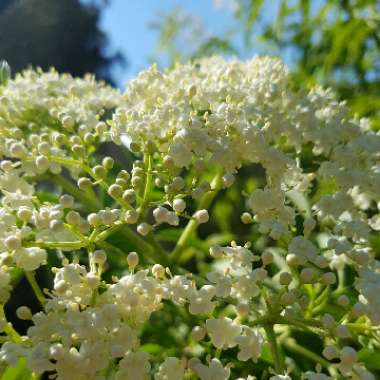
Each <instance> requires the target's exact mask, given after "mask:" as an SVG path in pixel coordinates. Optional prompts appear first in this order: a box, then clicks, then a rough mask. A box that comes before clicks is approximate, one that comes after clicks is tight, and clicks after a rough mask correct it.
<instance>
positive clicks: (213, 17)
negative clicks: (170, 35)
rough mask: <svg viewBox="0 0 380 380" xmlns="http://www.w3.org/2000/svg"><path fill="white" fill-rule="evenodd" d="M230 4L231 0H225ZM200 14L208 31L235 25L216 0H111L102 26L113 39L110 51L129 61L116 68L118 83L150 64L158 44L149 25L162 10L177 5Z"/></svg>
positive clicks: (230, 15) (103, 15)
mask: <svg viewBox="0 0 380 380" xmlns="http://www.w3.org/2000/svg"><path fill="white" fill-rule="evenodd" d="M224 2H225V3H228V0H227V1H226V0H225V1H224ZM178 6H180V7H182V8H183V9H184V10H185V11H186V12H188V13H190V14H192V15H193V16H196V17H199V18H200V20H201V22H202V23H203V24H204V25H205V26H206V27H207V30H208V31H210V32H211V33H213V34H222V33H223V31H225V30H226V29H228V28H230V27H232V25H233V17H232V14H231V12H230V11H229V10H228V9H227V7H228V5H227V4H225V5H224V6H223V7H217V6H215V2H214V0H182V1H181V0H111V1H110V5H109V6H108V7H107V8H106V9H105V11H104V12H103V14H102V19H101V25H100V26H101V28H102V29H103V30H104V31H105V32H106V34H107V36H108V38H109V41H110V47H109V49H110V51H111V52H113V51H117V50H119V51H120V52H122V53H123V54H124V55H125V57H126V58H127V60H128V65H127V66H126V67H125V68H122V67H120V66H119V67H115V69H114V77H115V79H116V81H117V83H118V85H120V86H123V85H124V84H125V82H126V81H127V80H128V79H129V78H131V77H133V76H134V75H136V73H137V72H139V71H140V70H142V69H144V68H146V67H147V66H148V65H149V57H150V56H151V55H152V52H153V51H154V49H155V47H156V44H157V38H158V36H157V33H156V32H155V31H154V30H153V29H152V28H150V27H149V24H150V23H151V22H152V21H154V20H157V17H159V15H160V14H162V12H168V11H170V10H172V9H175V8H176V7H178Z"/></svg>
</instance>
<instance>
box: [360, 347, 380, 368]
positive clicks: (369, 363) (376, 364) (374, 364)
mask: <svg viewBox="0 0 380 380" xmlns="http://www.w3.org/2000/svg"><path fill="white" fill-rule="evenodd" d="M358 361H359V362H363V363H364V364H365V366H366V367H367V368H368V369H369V370H370V371H371V370H372V371H373V370H380V351H372V350H370V349H369V348H363V349H361V350H360V351H359V352H358Z"/></svg>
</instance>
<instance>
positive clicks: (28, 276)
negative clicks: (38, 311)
mask: <svg viewBox="0 0 380 380" xmlns="http://www.w3.org/2000/svg"><path fill="white" fill-rule="evenodd" d="M25 277H26V279H27V280H28V282H29V285H30V286H31V288H32V289H33V292H34V294H35V296H36V298H37V299H38V302H39V303H40V304H41V306H42V307H44V306H45V303H46V298H45V295H44V294H43V293H42V290H41V288H40V286H39V285H38V283H37V281H36V277H35V274H34V272H33V271H25Z"/></svg>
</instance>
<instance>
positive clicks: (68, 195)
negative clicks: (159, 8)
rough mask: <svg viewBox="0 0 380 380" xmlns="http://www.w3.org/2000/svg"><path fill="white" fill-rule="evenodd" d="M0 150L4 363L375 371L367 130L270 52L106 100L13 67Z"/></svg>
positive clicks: (102, 370) (30, 367)
mask: <svg viewBox="0 0 380 380" xmlns="http://www.w3.org/2000/svg"><path fill="white" fill-rule="evenodd" d="M0 159H1V163H0V191H1V206H0V304H1V308H0V339H1V344H2V346H1V349H0V360H1V361H2V367H1V368H3V371H4V372H5V373H6V371H9V369H7V366H10V367H20V366H24V367H25V369H26V371H29V373H30V374H31V375H30V376H32V377H30V378H33V379H43V378H45V377H44V376H48V377H49V378H55V379H57V380H91V379H93V380H107V379H116V380H146V379H150V378H152V379H155V380H181V379H189V380H190V379H200V380H227V379H236V380H254V379H258V380H259V379H261V380H265V379H270V380H295V379H303V380H338V379H353V380H375V379H376V376H379V374H380V372H379V371H378V369H379V368H380V367H379V366H376V363H375V364H374V360H373V357H372V356H371V355H376V351H377V352H378V350H380V297H379V293H380V262H379V261H378V260H376V253H378V252H377V251H376V249H377V250H378V246H376V242H377V240H376V237H377V236H376V234H377V231H379V230H380V213H379V209H380V192H379V188H380V165H379V159H380V135H379V133H376V132H374V131H372V130H371V128H370V126H369V123H368V121H367V120H357V119H355V118H353V117H351V116H350V112H349V110H348V109H347V108H346V106H345V105H344V103H341V102H339V101H338V100H337V99H336V98H335V96H334V94H333V93H332V92H331V91H330V90H324V89H322V88H319V87H317V88H314V89H311V90H309V91H306V90H304V89H303V90H298V91H296V90H295V89H294V86H293V84H292V78H291V75H290V74H289V72H288V69H287V68H286V66H285V65H284V64H283V63H281V62H280V61H279V60H277V59H273V58H267V57H262V58H254V59H252V60H250V61H247V62H240V61H235V60H234V61H225V60H223V59H222V58H218V57H214V58H209V59H204V60H200V61H197V62H195V63H192V64H186V65H177V66H176V67H174V68H173V69H172V70H170V71H167V72H165V73H161V72H160V71H159V70H158V69H157V67H155V66H152V67H151V68H150V69H148V70H146V71H144V72H142V73H140V74H139V75H138V76H137V78H136V79H134V80H132V81H130V83H129V84H128V88H127V91H126V92H125V94H120V93H119V92H118V91H117V90H114V89H112V88H110V87H108V86H106V85H105V84H104V83H98V82H96V81H95V79H94V78H92V77H90V76H89V77H85V78H84V79H76V78H72V77H71V76H69V75H60V74H58V73H56V72H54V71H50V72H47V73H43V72H41V71H38V70H37V71H33V70H28V71H25V72H23V73H21V74H17V75H16V76H15V78H14V79H9V80H8V81H5V80H3V82H2V84H1V85H0ZM229 194H230V195H231V196H230V197H229ZM226 204H227V206H226ZM226 207H227V208H228V207H230V208H231V209H232V213H230V216H226V217H225V218H229V219H230V220H222V221H217V220H216V219H218V218H224V215H227V214H223V211H220V210H223V208H224V209H225V208H226ZM240 208H241V210H240ZM234 211H235V212H234ZM236 213H237V214H238V215H237V218H236V215H234V214H236ZM237 221H239V222H240V226H238V227H237V226H236V225H237V224H239V223H237ZM217 222H218V223H217ZM223 223H224V224H223ZM235 224H236V225H235ZM223 225H224V226H227V227H225V228H224V230H223V227H217V226H223ZM199 236H200V237H199ZM232 239H234V240H232ZM231 240H232V241H231ZM376 247H377V248H376ZM43 276H45V277H46V278H48V279H49V278H51V283H50V285H48V286H47V285H46V286H45V287H44V286H42V285H41V284H40V281H39V279H41V278H43ZM22 278H26V280H27V282H26V283H25V282H20V280H21V279H22ZM45 280H46V279H45ZM46 281H47V283H48V282H49V281H48V280H46ZM46 281H45V282H46ZM45 282H44V283H45ZM23 287H24V288H25V287H29V288H30V289H31V290H32V291H33V293H34V296H35V297H34V298H35V300H36V301H38V306H36V303H33V302H32V301H33V300H32V301H31V300H28V299H25V298H23V297H22V294H21V295H20V289H21V292H22V290H23ZM20 297H21V298H20ZM12 300H14V302H9V301H12ZM14 305H17V306H16V307H15V306H14ZM12 308H14V309H12ZM13 312H15V313H14V315H13V314H12V313H13ZM12 315H13V317H12ZM19 321H21V322H22V323H23V324H21V325H20V326H25V325H27V326H28V328H27V330H26V331H21V330H20V328H19V327H18V326H19V323H18V322H19ZM375 361H376V360H375ZM376 371H377V372H376ZM46 378H47V377H46Z"/></svg>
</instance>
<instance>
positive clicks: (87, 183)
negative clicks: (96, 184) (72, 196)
mask: <svg viewBox="0 0 380 380" xmlns="http://www.w3.org/2000/svg"><path fill="white" fill-rule="evenodd" d="M91 186H92V182H91V180H90V179H89V178H87V177H82V178H79V179H78V187H79V188H80V189H81V190H84V191H85V190H87V189H89V188H90V187H91Z"/></svg>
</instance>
